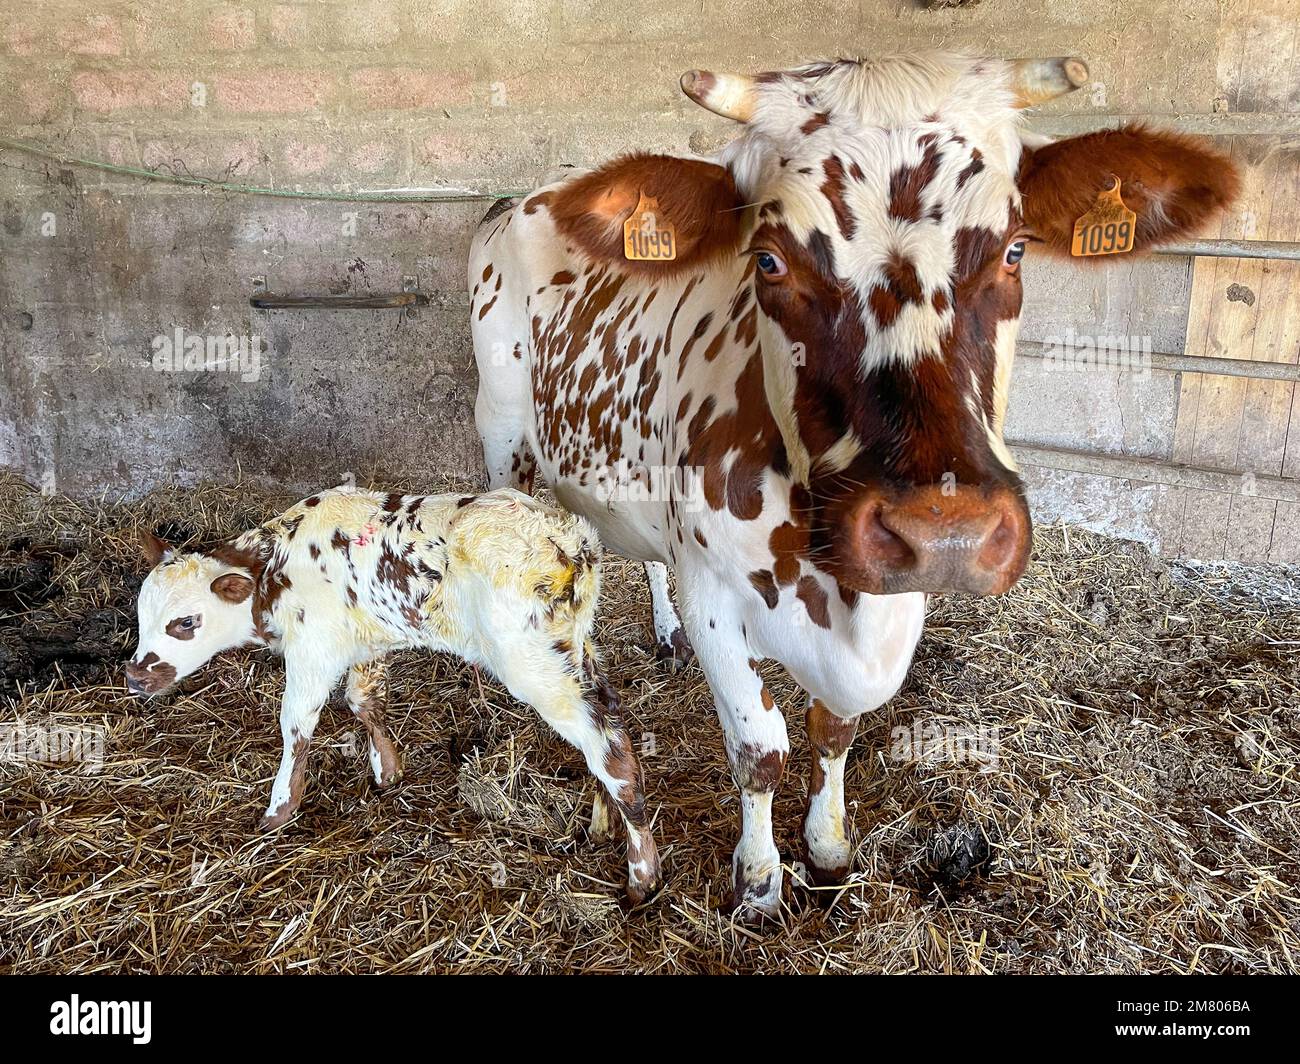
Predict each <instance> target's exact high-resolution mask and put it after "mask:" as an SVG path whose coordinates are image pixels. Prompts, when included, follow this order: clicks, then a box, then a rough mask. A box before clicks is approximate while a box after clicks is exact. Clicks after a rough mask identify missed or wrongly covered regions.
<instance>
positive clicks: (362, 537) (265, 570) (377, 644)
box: [126, 488, 660, 903]
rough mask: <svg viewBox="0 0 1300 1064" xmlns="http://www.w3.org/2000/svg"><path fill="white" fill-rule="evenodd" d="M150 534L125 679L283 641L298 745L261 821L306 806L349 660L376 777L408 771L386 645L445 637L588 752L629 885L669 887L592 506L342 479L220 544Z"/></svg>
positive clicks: (599, 833) (601, 811)
mask: <svg viewBox="0 0 1300 1064" xmlns="http://www.w3.org/2000/svg"><path fill="white" fill-rule="evenodd" d="M144 539H145V549H146V554H147V556H148V558H149V560H150V562H151V563H152V564H153V566H154V568H153V569H152V570H151V571H150V573H149V575H148V576H147V577H146V578H145V580H144V583H143V585H142V586H141V588H140V596H139V602H138V612H139V624H140V642H139V647H138V649H137V650H136V653H135V656H134V658H133V659H132V661H131V662H130V663H129V664H128V665H127V667H126V683H127V688H128V690H129V691H131V692H132V693H133V694H136V695H140V696H146V697H148V696H156V695H160V694H162V693H164V692H165V691H168V690H170V689H172V688H173V687H174V686H175V685H176V684H177V682H179V681H180V680H181V679H182V678H183V677H185V676H187V675H188V674H190V673H192V672H194V671H195V670H196V669H198V668H200V667H201V666H203V665H204V664H206V663H207V662H208V661H209V660H210V659H211V658H212V657H213V656H214V655H216V654H220V653H222V652H223V651H226V650H230V649H232V648H234V647H239V646H269V647H271V648H272V649H273V650H274V651H276V652H277V653H279V654H282V655H283V656H284V662H285V687H284V699H283V702H282V705H281V710H280V731H281V734H282V736H283V739H284V751H283V755H282V757H281V760H280V770H279V773H278V774H277V775H276V777H275V782H274V784H273V786H272V787H271V799H270V804H269V805H268V807H267V810H266V815H265V816H264V817H263V818H262V821H261V824H260V827H261V829H262V830H272V829H274V828H278V827H280V826H282V825H283V824H285V823H286V822H287V821H288V820H289V818H290V817H292V816H293V814H294V813H295V812H296V811H297V809H298V806H299V803H300V802H301V801H302V795H303V788H304V785H305V781H306V771H307V753H308V748H309V746H310V744H311V739H312V734H313V732H314V731H315V730H316V722H317V720H318V719H319V717H320V711H321V707H322V706H323V705H324V703H325V701H326V699H328V698H329V695H330V692H331V691H333V690H334V688H335V687H337V686H338V684H339V682H340V680H343V679H344V677H345V676H346V692H347V702H348V706H349V708H350V709H351V711H352V713H353V714H354V715H355V717H356V719H357V720H358V721H359V722H360V724H361V725H362V726H363V727H364V728H365V729H366V733H367V735H368V736H369V751H370V764H371V769H372V771H373V773H374V777H375V783H376V784H377V785H378V786H379V787H387V786H389V785H390V784H392V783H393V782H395V781H396V780H397V779H398V777H399V776H400V775H401V771H402V764H401V759H400V756H399V755H398V752H397V749H396V748H395V747H394V745H393V742H392V740H391V738H390V737H389V735H388V733H387V731H386V729H385V727H384V709H385V703H386V674H387V668H386V664H385V659H386V658H387V656H388V655H390V654H392V653H393V652H395V651H399V650H403V649H410V648H419V649H424V650H432V651H447V652H451V653H454V654H458V655H460V657H462V658H463V659H465V660H466V661H469V662H472V663H473V664H475V665H482V666H484V667H485V668H487V669H488V670H489V671H490V672H492V673H493V674H494V675H496V676H497V677H498V678H500V680H501V682H502V683H504V684H505V686H506V688H507V689H508V690H509V691H510V693H511V694H512V695H514V696H515V697H516V698H518V699H519V700H520V701H521V702H527V703H528V704H530V705H531V706H532V707H533V708H534V709H536V710H537V712H538V713H539V714H540V715H541V717H542V719H543V720H545V721H546V722H547V723H548V724H549V725H550V726H551V727H552V728H554V729H555V730H556V731H557V732H558V733H559V734H560V735H561V736H562V737H563V738H565V739H566V740H568V741H569V742H570V743H572V744H573V745H574V746H576V747H577V748H578V749H579V750H580V751H581V752H582V754H583V756H584V757H585V758H586V761H587V767H588V768H589V769H590V770H591V774H592V775H593V776H595V777H596V781H597V786H596V792H595V794H596V796H595V799H594V801H593V805H592V818H591V834H592V836H593V837H594V838H596V839H604V838H606V837H608V835H609V834H610V832H611V826H612V818H613V815H614V813H615V812H616V813H617V814H618V815H619V817H620V818H621V819H622V821H623V826H624V829H625V831H626V835H627V865H628V880H627V893H628V896H629V898H630V899H631V900H632V901H633V903H640V902H642V901H644V900H645V899H646V898H647V897H649V896H650V895H651V894H653V893H654V891H655V890H656V889H657V888H658V885H659V880H660V871H659V857H658V853H657V851H656V849H655V843H654V838H653V836H652V834H651V831H650V822H649V818H648V816H647V812H646V807H645V798H644V793H643V788H642V781H641V769H640V766H639V764H638V762H637V758H636V754H635V753H634V752H633V749H632V742H631V739H630V737H629V735H628V732H627V729H626V727H625V726H624V724H623V715H622V709H621V706H620V703H619V698H618V695H617V693H616V692H615V691H614V689H613V687H612V686H611V685H610V684H609V683H608V682H606V680H605V679H604V676H603V675H602V673H601V670H600V668H599V665H598V663H597V661H596V656H595V650H594V647H593V645H592V643H591V641H590V634H591V629H592V624H593V620H594V618H595V613H596V605H597V601H598V598H599V593H600V557H601V548H600V541H599V539H598V538H597V536H596V533H595V531H594V529H593V528H592V527H591V525H590V524H588V523H587V522H586V521H584V520H583V519H582V518H580V517H574V516H572V515H569V514H565V513H563V512H561V511H558V510H555V509H554V508H551V507H547V506H544V505H542V504H541V503H540V502H538V501H535V500H533V499H531V498H529V497H528V496H526V495H523V494H521V493H519V492H518V491H515V490H513V489H510V488H504V489H501V490H499V491H494V492H491V493H489V494H486V495H481V496H473V495H399V494H396V493H391V492H371V491H357V490H354V489H332V490H329V491H323V492H319V493H317V494H315V495H312V496H311V497H310V498H307V499H304V500H303V501H301V502H299V503H297V504H295V505H294V506H292V507H290V508H289V509H288V510H287V511H285V512H284V513H283V514H281V515H280V516H278V517H275V518H272V519H271V520H270V521H267V522H266V523H265V524H263V525H260V526H259V527H257V528H254V529H252V530H250V531H248V532H245V533H243V534H242V535H239V536H237V537H235V538H234V539H230V540H227V541H225V542H223V543H221V544H219V545H218V546H216V547H213V548H211V549H208V550H191V551H179V550H176V549H174V548H173V547H171V546H170V545H169V544H167V543H166V542H164V541H162V540H160V539H158V538H157V537H155V536H153V535H151V534H147V535H146V536H145V537H144ZM602 791H603V792H604V793H602Z"/></svg>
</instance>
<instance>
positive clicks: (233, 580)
mask: <svg viewBox="0 0 1300 1064" xmlns="http://www.w3.org/2000/svg"><path fill="white" fill-rule="evenodd" d="M212 593H213V594H214V595H216V596H217V598H219V599H224V600H225V601H226V602H231V603H240V602H243V601H244V599H246V598H248V596H249V595H251V594H252V593H253V580H252V578H251V577H249V576H246V575H245V574H243V573H225V574H223V575H221V576H219V577H217V578H216V579H215V580H213V581H212Z"/></svg>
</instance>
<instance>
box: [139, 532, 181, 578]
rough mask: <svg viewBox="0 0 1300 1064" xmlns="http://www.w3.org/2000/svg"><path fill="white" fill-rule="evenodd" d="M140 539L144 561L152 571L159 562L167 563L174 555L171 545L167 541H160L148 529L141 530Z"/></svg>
mask: <svg viewBox="0 0 1300 1064" xmlns="http://www.w3.org/2000/svg"><path fill="white" fill-rule="evenodd" d="M139 537H140V549H141V550H142V551H144V559H145V561H147V562H148V563H149V568H151V569H152V568H153V567H154V566H155V565H157V564H158V563H159V562H164V561H167V559H169V558H170V557H171V556H172V554H173V553H174V550H173V547H172V545H171V544H170V543H168V542H167V541H166V540H165V539H159V538H158V537H157V536H155V535H154V534H153V533H152V532H150V531H149V530H148V529H147V528H142V529H140V532H139Z"/></svg>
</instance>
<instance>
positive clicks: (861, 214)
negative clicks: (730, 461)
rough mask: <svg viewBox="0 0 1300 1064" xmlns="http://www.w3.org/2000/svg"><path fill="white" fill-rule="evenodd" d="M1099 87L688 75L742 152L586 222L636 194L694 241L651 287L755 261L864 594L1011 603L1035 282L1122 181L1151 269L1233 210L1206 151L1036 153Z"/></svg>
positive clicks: (1099, 138)
mask: <svg viewBox="0 0 1300 1064" xmlns="http://www.w3.org/2000/svg"><path fill="white" fill-rule="evenodd" d="M1086 79H1087V68H1086V66H1085V65H1084V64H1083V63H1082V62H1081V61H1080V60H1077V59H1045V60H1000V59H976V58H972V57H965V56H955V55H949V54H935V55H924V56H911V57H900V58H895V59H884V60H840V61H836V62H829V63H819V64H815V65H811V66H806V67H802V68H799V69H796V70H791V71H784V72H776V73H767V74H759V75H753V76H748V75H746V76H738V75H727V74H718V73H713V72H708V71H691V72H689V73H687V74H685V75H683V77H682V88H683V90H684V91H685V92H686V94H687V95H688V96H689V97H690V98H691V99H693V100H694V101H696V102H697V103H699V104H701V105H702V106H704V107H706V108H708V109H709V110H711V111H714V112H715V113H717V114H720V115H724V116H726V117H728V118H731V119H734V120H735V121H737V122H739V123H742V124H743V129H742V131H741V134H740V136H739V137H738V138H737V139H736V140H734V141H733V142H732V143H731V144H729V145H728V146H727V147H726V148H725V149H723V151H722V152H721V153H719V155H718V156H717V158H716V160H715V161H713V162H710V163H704V162H700V161H695V160H673V159H668V158H666V157H662V156H634V157H631V158H629V159H626V160H622V161H621V162H620V163H616V164H613V165H612V166H611V167H609V168H606V174H605V177H604V178H603V181H604V198H603V199H600V200H598V201H597V206H596V208H593V209H592V210H591V211H590V212H589V214H590V216H591V217H594V218H597V220H598V219H599V216H601V215H602V212H603V214H604V215H609V216H610V217H611V220H612V221H613V222H615V223H616V224H615V226H613V227H611V232H612V233H613V235H614V239H616V240H617V239H618V237H619V230H618V228H617V223H619V222H620V221H621V218H623V217H626V216H627V214H628V213H630V210H631V206H630V205H631V204H632V203H635V202H636V200H637V199H638V197H639V195H641V194H644V195H647V196H657V197H658V202H659V207H660V213H661V215H662V216H664V217H665V218H666V220H667V221H669V222H672V223H673V224H674V225H675V226H676V228H677V230H678V258H677V260H676V261H674V262H669V263H636V264H631V266H632V267H634V268H637V269H640V270H643V271H646V272H651V271H654V270H656V269H659V270H664V271H682V270H699V269H718V268H720V267H721V266H722V264H723V263H724V262H725V261H726V260H728V259H731V260H732V261H734V256H736V255H741V256H747V257H748V260H749V262H750V264H751V265H750V267H749V269H748V272H747V273H746V274H745V278H744V280H743V281H742V291H741V292H739V293H738V294H737V296H736V301H735V302H734V303H733V304H732V306H733V311H734V310H735V309H736V308H740V310H741V311H743V310H744V309H745V308H746V307H752V306H754V305H756V306H757V308H758V310H757V322H756V327H755V328H754V329H752V330H746V331H747V332H748V333H750V334H751V335H752V336H753V342H754V343H757V344H760V345H761V351H762V367H763V388H764V391H765V393H766V398H767V402H768V406H769V408H770V410H771V413H772V416H773V418H774V420H775V421H776V423H777V425H778V427H779V429H780V435H781V438H782V442H783V445H784V450H785V461H786V462H787V463H788V465H789V468H790V471H791V473H792V476H793V479H794V480H795V483H796V488H797V494H798V499H797V503H798V506H799V509H800V510H801V511H803V512H804V514H805V517H806V520H807V523H808V524H809V525H810V527H811V535H812V543H811V549H812V551H813V552H814V553H815V556H816V557H817V558H818V560H819V564H821V565H823V567H825V568H827V569H828V570H829V571H831V572H832V573H833V574H834V575H835V576H836V578H837V579H838V580H839V581H840V582H841V583H842V584H844V585H846V586H848V587H851V588H855V589H857V590H860V591H865V592H869V593H877V594H878V593H893V592H904V591H952V590H959V591H972V592H977V593H981V594H994V593H1000V592H1003V591H1005V590H1007V589H1008V588H1009V587H1010V586H1011V585H1012V584H1014V583H1015V581H1016V580H1017V578H1018V577H1019V576H1020V574H1021V572H1022V571H1023V569H1024V567H1025V563H1026V560H1027V558H1028V555H1029V548H1030V520H1029V513H1028V508H1027V506H1026V504H1025V499H1024V493H1023V489H1022V485H1021V482H1020V479H1019V476H1018V475H1017V473H1016V469H1015V463H1014V460H1013V458H1012V456H1011V454H1010V451H1009V449H1008V448H1007V446H1006V444H1005V443H1004V441H1003V424H1004V418H1005V414H1006V406H1007V392H1008V385H1009V381H1010V376H1011V364H1012V358H1013V355H1014V349H1015V343H1016V332H1017V328H1018V324H1019V318H1020V308H1021V287H1020V263H1021V259H1022V258H1023V257H1024V256H1025V254H1026V253H1029V254H1034V253H1037V252H1038V251H1042V252H1045V253H1047V254H1053V255H1057V256H1062V255H1063V256H1066V257H1068V256H1069V251H1070V242H1071V236H1072V232H1073V227H1074V223H1075V221H1076V220H1077V219H1078V218H1079V217H1080V216H1082V215H1083V214H1085V213H1086V212H1087V211H1088V210H1089V208H1090V207H1091V206H1092V205H1093V204H1094V203H1095V202H1096V200H1097V197H1098V195H1099V194H1100V193H1101V192H1103V191H1104V190H1107V189H1110V188H1111V187H1112V186H1113V185H1114V182H1115V180H1116V179H1117V178H1118V179H1119V181H1120V182H1121V194H1122V196H1123V198H1124V202H1125V204H1126V205H1127V206H1128V207H1129V208H1130V209H1131V210H1133V211H1134V212H1135V213H1136V215H1137V221H1136V234H1135V235H1136V240H1135V249H1134V250H1136V251H1141V250H1143V249H1145V248H1149V247H1151V246H1152V245H1156V244H1159V243H1161V242H1167V241H1171V240H1176V239H1178V238H1179V237H1182V236H1184V235H1186V234H1188V233H1189V232H1191V231H1193V230H1195V229H1197V228H1199V227H1200V226H1201V225H1202V224H1203V223H1204V222H1205V221H1206V220H1207V219H1208V218H1209V217H1210V216H1212V215H1213V214H1214V213H1215V212H1217V211H1219V210H1221V209H1222V208H1223V207H1224V206H1225V205H1226V204H1227V203H1228V202H1229V201H1230V200H1231V199H1232V197H1233V196H1234V194H1235V192H1236V188H1237V176H1236V174H1235V171H1234V169H1233V167H1232V165H1231V163H1230V162H1229V161H1228V160H1227V159H1225V158H1224V157H1222V156H1221V155H1219V154H1217V153H1216V152H1214V151H1212V150H1210V149H1209V148H1207V147H1206V146H1204V145H1203V144H1200V143H1197V142H1195V141H1193V140H1191V139H1189V138H1185V137H1182V136H1178V135H1174V134H1169V133H1161V132H1155V131H1151V130H1147V129H1143V128H1127V129H1121V130H1116V131H1110V132H1101V133H1093V134H1088V135H1085V136H1079V137H1073V138H1069V139H1065V140H1061V141H1057V142H1055V143H1046V142H1045V140H1044V138H1041V137H1040V138H1033V137H1031V136H1029V135H1028V134H1026V133H1025V132H1024V131H1023V130H1022V127H1021V113H1022V109H1023V108H1024V107H1026V106H1029V105H1032V104H1035V103H1039V102H1042V101H1044V100H1047V99H1050V98H1052V97H1054V96H1059V95H1061V94H1063V93H1066V92H1069V91H1071V90H1073V89H1074V88H1077V87H1078V86H1079V85H1081V84H1082V83H1083V82H1084V81H1085V80H1086ZM655 161H657V163H655ZM652 163H655V164H654V165H652ZM620 166H621V167H622V168H623V170H622V171H621V172H622V173H623V174H624V175H625V176H623V177H620V170H619V167H620ZM622 185H626V186H628V187H626V188H624V187H621V186H622ZM624 204H627V205H628V206H627V208H626V210H624V209H623V205H624ZM616 208H617V210H616ZM618 211H622V213H621V214H620V213H618ZM560 221H561V224H562V226H563V223H564V221H565V220H564V219H563V218H561V219H560ZM571 232H573V231H572V230H571ZM576 235H578V236H579V238H581V237H582V236H583V235H584V234H582V233H577V234H576ZM582 242H583V243H584V244H585V245H586V246H588V247H591V246H592V242H591V241H590V240H589V239H588V240H583V241H582ZM1074 261H1075V262H1077V264H1078V268H1079V269H1088V268H1098V267H1097V266H1096V264H1097V263H1099V262H1101V261H1103V260H1100V259H1096V258H1082V259H1076V260H1074ZM746 292H748V295H747V294H746ZM741 332H742V330H741V329H740V328H739V327H737V329H736V335H737V338H738V340H739V338H740V336H741Z"/></svg>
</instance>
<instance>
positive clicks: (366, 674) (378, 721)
mask: <svg viewBox="0 0 1300 1064" xmlns="http://www.w3.org/2000/svg"><path fill="white" fill-rule="evenodd" d="M347 696H348V708H349V709H350V710H352V715H353V716H355V717H356V718H357V720H359V721H360V722H361V725H362V727H364V728H365V729H366V734H367V735H368V736H369V738H370V769H371V771H372V772H374V774H375V783H376V784H377V785H378V786H380V787H387V786H389V785H390V784H392V783H396V782H397V780H399V779H401V776H402V758H401V755H400V754H398V752H397V748H396V747H395V746H393V741H392V740H391V739H390V738H389V737H388V732H387V731H386V730H385V729H384V713H385V709H386V708H387V705H388V662H387V661H385V660H384V659H383V658H379V659H377V660H375V661H369V662H366V663H365V664H362V665H353V666H352V668H350V669H349V670H348V686H347Z"/></svg>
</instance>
